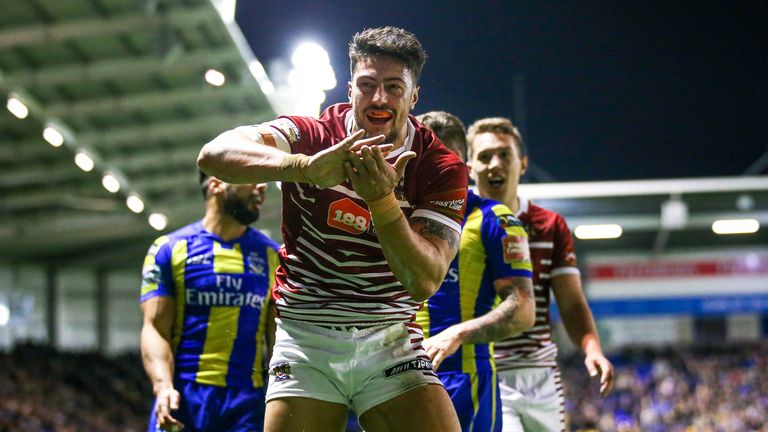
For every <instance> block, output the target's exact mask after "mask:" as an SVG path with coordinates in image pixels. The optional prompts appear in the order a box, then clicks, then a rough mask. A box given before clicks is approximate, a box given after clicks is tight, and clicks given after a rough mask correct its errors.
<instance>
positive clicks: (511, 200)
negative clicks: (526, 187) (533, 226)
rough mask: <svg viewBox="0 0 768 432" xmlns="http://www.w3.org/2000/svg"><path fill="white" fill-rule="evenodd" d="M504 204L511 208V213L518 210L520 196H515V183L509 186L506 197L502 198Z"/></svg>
mask: <svg viewBox="0 0 768 432" xmlns="http://www.w3.org/2000/svg"><path fill="white" fill-rule="evenodd" d="M504 205H506V206H507V207H509V209H510V210H512V213H517V211H518V210H520V198H518V196H517V185H514V186H513V187H511V188H510V189H509V191H508V193H507V197H506V198H505V199H504Z"/></svg>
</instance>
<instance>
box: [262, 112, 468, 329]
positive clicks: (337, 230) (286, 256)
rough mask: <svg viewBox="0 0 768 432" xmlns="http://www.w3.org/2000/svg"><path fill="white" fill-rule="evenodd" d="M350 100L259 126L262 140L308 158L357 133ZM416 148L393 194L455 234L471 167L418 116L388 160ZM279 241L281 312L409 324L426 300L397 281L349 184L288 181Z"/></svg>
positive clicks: (342, 321) (409, 213) (409, 211)
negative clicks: (319, 112)
mask: <svg viewBox="0 0 768 432" xmlns="http://www.w3.org/2000/svg"><path fill="white" fill-rule="evenodd" d="M353 126H354V116H353V112H352V110H351V106H350V105H349V104H337V105H333V106H331V107H329V108H328V109H327V110H326V111H325V112H324V113H323V114H322V116H321V117H320V119H314V118H309V117H281V118H279V119H277V120H274V121H271V122H269V123H265V124H262V125H260V126H259V131H260V133H261V134H262V137H263V139H264V142H266V143H267V144H269V145H274V146H275V147H277V148H279V149H281V150H283V151H286V152H292V153H302V154H307V155H312V154H315V153H317V152H319V151H321V150H323V149H326V148H328V147H330V146H332V145H334V144H336V143H338V142H339V141H341V140H342V139H344V138H345V137H346V136H347V135H348V134H349V133H351V131H352V128H353ZM408 150H411V151H414V152H415V153H416V158H414V159H411V160H410V161H409V162H408V165H407V166H406V168H405V174H404V176H403V178H402V179H401V180H400V183H399V184H398V185H397V186H396V187H395V190H394V192H395V196H396V198H397V200H398V203H399V205H400V208H401V210H402V211H403V213H404V214H405V216H406V217H407V218H410V217H422V218H428V219H432V220H434V221H437V222H439V223H441V224H443V225H444V226H446V227H447V228H449V229H452V230H454V231H456V232H460V230H461V220H462V218H463V215H464V207H465V201H466V193H467V192H466V191H467V169H466V166H465V165H464V163H463V162H462V161H461V160H460V159H459V158H458V157H457V156H456V155H455V154H454V153H453V152H451V151H449V150H448V149H446V148H445V146H443V145H441V143H440V141H439V140H438V139H437V138H436V137H435V135H434V134H433V133H432V131H430V130H429V129H427V128H425V127H423V126H422V125H421V124H420V123H418V122H417V121H416V120H415V119H414V118H413V117H412V116H409V120H408V135H407V137H406V140H405V145H404V146H403V147H401V148H399V149H397V150H395V151H393V152H392V153H390V154H389V155H388V156H387V160H388V161H389V162H394V161H395V160H396V158H397V156H398V155H400V154H402V153H403V152H405V151H408ZM282 193H283V240H284V242H285V244H284V245H283V246H282V247H281V249H280V267H279V268H278V271H277V275H276V282H277V285H276V287H275V290H274V291H273V296H274V299H275V304H276V305H277V309H278V314H279V316H280V317H282V318H288V319H295V320H300V321H305V322H310V323H314V324H325V325H328V324H337V325H359V326H365V325H372V324H384V323H395V322H408V321H411V320H412V319H413V316H414V314H415V313H416V310H417V309H418V308H419V305H420V303H419V302H416V301H415V300H413V299H412V298H411V296H410V295H409V294H408V293H407V292H406V291H405V289H404V288H403V286H402V285H401V284H400V282H398V281H397V280H396V279H395V277H394V275H393V274H392V271H391V270H390V268H389V264H388V263H387V261H386V259H385V258H384V254H383V252H382V249H381V246H380V245H379V242H378V239H377V237H376V227H375V226H374V225H373V224H372V223H371V215H370V212H369V211H368V207H367V206H366V204H365V201H364V200H363V199H361V198H360V197H359V196H358V195H357V194H356V193H355V191H354V190H353V187H352V185H351V183H349V182H344V183H341V184H340V185H337V186H334V187H331V188H326V189H320V188H318V187H316V186H312V185H309V184H305V183H283V185H282Z"/></svg>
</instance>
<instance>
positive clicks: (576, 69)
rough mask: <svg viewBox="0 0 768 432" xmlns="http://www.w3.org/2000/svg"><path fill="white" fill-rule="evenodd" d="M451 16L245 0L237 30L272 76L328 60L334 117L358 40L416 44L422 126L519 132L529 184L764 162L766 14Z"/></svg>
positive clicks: (732, 168)
mask: <svg viewBox="0 0 768 432" xmlns="http://www.w3.org/2000/svg"><path fill="white" fill-rule="evenodd" d="M447 3H449V2H422V1H415V0H412V1H399V0H398V1H387V2H357V3H356V4H355V3H351V2H342V1H288V2H286V1H274V0H258V1H252V0H241V1H239V2H238V13H237V21H238V23H239V25H240V27H241V29H242V30H243V33H244V34H245V36H246V38H247V39H248V40H249V42H250V44H251V47H252V49H253V51H254V53H255V54H256V57H257V58H259V60H261V62H262V63H264V64H265V65H268V64H269V63H270V62H271V61H273V60H274V59H276V58H279V57H284V58H288V57H289V56H290V53H291V52H292V50H293V48H294V47H296V46H297V45H298V44H299V43H300V42H302V41H304V40H313V41H315V42H317V43H319V44H320V45H322V46H324V47H325V48H326V50H328V52H329V54H330V57H331V63H332V64H333V67H334V69H335V71H336V76H337V80H338V82H339V85H338V86H337V87H336V89H334V90H332V91H331V92H329V94H328V99H327V102H326V103H335V102H341V101H345V100H346V92H347V90H346V82H347V81H348V79H349V62H348V57H347V44H348V42H349V40H350V39H351V36H352V34H354V33H355V32H357V31H360V30H362V29H364V28H367V27H378V26H383V25H394V26H399V27H403V28H405V29H407V30H409V31H412V32H414V33H415V34H416V36H417V37H418V38H419V40H420V41H421V42H422V44H423V45H424V47H425V49H426V51H427V55H428V59H427V64H426V66H425V68H424V71H423V73H422V78H421V82H420V84H421V93H420V96H421V98H420V101H419V103H418V104H417V106H416V109H415V110H414V113H415V114H418V113H422V112H425V111H429V110H434V109H442V110H446V111H449V112H452V113H454V114H456V115H458V116H459V117H461V119H462V120H463V121H464V122H465V124H467V125H469V124H470V123H471V122H472V121H474V120H476V119H479V118H482V117H487V116H499V115H501V116H506V117H510V118H512V119H513V120H519V125H520V126H521V130H522V131H523V133H524V139H525V140H526V141H527V143H528V145H529V149H530V157H531V160H532V161H533V162H534V163H535V164H536V165H537V166H538V167H540V168H541V169H543V170H544V171H545V173H541V174H539V175H534V176H533V177H529V180H531V181H543V180H547V179H548V177H547V174H548V175H550V176H551V177H552V180H555V181H586V180H624V179H642V178H673V177H674V178H678V177H705V176H734V175H742V174H744V173H745V172H746V171H747V170H748V168H750V166H752V165H753V164H755V162H756V161H757V160H758V159H759V158H760V157H761V156H762V155H763V154H764V153H766V152H768V121H766V119H765V116H766V114H768V45H766V44H765V40H768V25H766V19H767V18H768V2H757V1H744V2H698V1H695V2H694V1H688V2H650V3H649V2H633V4H631V5H630V4H628V3H629V2H609V1H604V2H588V1H580V2H572V3H573V4H567V3H570V2H551V1H548V2H543V1H525V2H512V1H493V2H491V1H474V2H470V1H461V2H458V1H457V2H450V3H451V4H450V6H447V5H444V4H447ZM441 4H442V5H441ZM344 5H347V6H344ZM761 41H763V42H761ZM516 80H517V82H518V84H519V85H517V86H515V85H514V82H515V81H516ZM516 97H517V99H521V100H523V101H524V103H523V104H518V106H517V107H516V106H515V103H514V101H515V100H516ZM766 172H767V171H766V169H765V168H763V169H762V170H761V171H759V173H766Z"/></svg>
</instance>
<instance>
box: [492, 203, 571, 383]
mask: <svg viewBox="0 0 768 432" xmlns="http://www.w3.org/2000/svg"><path fill="white" fill-rule="evenodd" d="M519 200H520V209H519V210H518V211H517V212H516V213H515V216H517V217H518V219H520V221H521V222H522V223H523V227H525V231H526V232H527V233H528V247H529V248H530V250H531V264H533V290H534V298H535V301H536V320H535V322H534V324H533V327H531V328H530V329H528V330H526V331H524V332H522V333H520V334H518V335H516V336H514V337H512V338H509V339H505V340H503V341H500V342H496V343H495V344H494V348H493V349H494V359H495V360H496V368H497V370H505V369H515V368H522V367H554V366H557V361H556V357H557V345H555V343H554V342H553V341H552V329H551V327H550V320H549V302H550V297H551V290H552V279H553V278H555V277H557V276H559V275H563V274H577V275H578V274H579V269H578V267H576V253H575V252H574V249H573V237H571V231H570V229H568V225H567V224H566V222H565V219H564V218H563V217H562V216H560V215H559V214H557V213H555V212H553V211H550V210H547V209H545V208H542V207H539V206H537V205H534V204H532V203H530V202H529V201H528V200H527V199H525V198H523V197H519Z"/></svg>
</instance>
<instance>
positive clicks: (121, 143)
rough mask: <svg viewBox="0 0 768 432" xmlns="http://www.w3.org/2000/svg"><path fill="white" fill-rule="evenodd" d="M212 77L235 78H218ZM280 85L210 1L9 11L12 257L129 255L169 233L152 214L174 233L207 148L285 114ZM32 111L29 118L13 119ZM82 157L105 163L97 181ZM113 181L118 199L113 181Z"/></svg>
mask: <svg viewBox="0 0 768 432" xmlns="http://www.w3.org/2000/svg"><path fill="white" fill-rule="evenodd" d="M208 69H215V70H217V71H219V72H221V73H222V74H223V75H224V76H225V77H226V83H225V84H224V85H222V86H219V87H217V86H214V85H211V84H209V83H208V82H206V80H205V79H204V75H205V73H206V71H207V70H208ZM257 78H260V80H257ZM269 85H270V83H269V82H268V80H267V78H266V74H264V73H263V68H261V67H260V64H259V63H258V62H255V58H253V55H252V53H251V52H250V49H249V48H248V47H247V44H245V43H244V40H243V39H242V36H241V35H240V33H239V29H238V28H237V27H236V26H235V25H234V24H233V22H232V21H229V20H226V19H223V18H222V15H220V13H219V11H218V10H217V8H216V7H215V6H214V4H213V3H212V2H211V1H209V0H163V1H151V0H147V1H136V0H67V1H59V0H7V1H5V2H3V13H2V14H0V92H1V94H2V103H3V105H4V107H3V109H2V110H0V258H3V259H10V260H26V259H53V260H57V261H60V260H69V259H75V258H82V259H96V260H97V261H98V260H99V259H100V257H104V258H103V259H104V260H107V261H108V260H109V259H119V258H118V257H119V256H120V254H118V255H114V254H113V253H114V252H119V251H121V250H125V254H126V256H130V254H135V253H136V250H137V249H136V248H139V249H145V248H146V247H147V245H148V242H149V241H151V239H152V237H154V236H157V235H159V233H158V232H157V231H156V230H154V229H153V228H151V227H150V226H149V224H148V216H149V215H150V214H152V213H161V214H163V215H165V216H166V217H167V220H168V228H167V229H166V230H165V232H167V230H168V229H171V228H174V227H179V226H182V225H184V224H186V223H189V222H190V221H192V220H195V219H197V218H199V217H200V216H201V215H202V197H201V195H200V192H199V188H198V187H197V174H196V166H195V160H196V156H197V154H198V152H199V149H200V147H201V146H202V144H203V143H205V142H207V141H208V140H210V139H211V138H212V137H214V136H216V135H217V134H218V133H220V132H221V131H224V130H226V129H229V128H231V127H233V126H235V125H241V124H247V123H256V122H259V121H262V120H265V119H269V118H274V116H275V113H274V110H273V109H272V106H271V104H270V103H269V101H268V99H267V96H265V93H264V91H262V86H264V88H265V90H267V91H269V90H270V89H269ZM6 97H8V98H9V101H10V102H9V103H10V104H11V106H9V109H5V105H6ZM19 102H20V103H21V105H22V106H20V105H19ZM24 108H26V111H28V113H27V115H26V118H23V119H20V118H17V116H16V115H14V114H12V113H11V112H10V111H9V110H10V109H14V110H15V111H16V112H17V113H20V114H23V111H24V110H25V109H24ZM19 110H21V111H19ZM48 126H50V127H52V128H53V129H55V131H51V130H49V131H48V133H47V135H48V140H51V141H53V142H54V143H56V142H57V141H61V139H62V138H63V141H64V142H63V145H61V146H59V147H54V146H52V145H51V144H49V143H48V142H46V139H44V137H43V132H44V129H45V128H46V127H48ZM56 131H58V132H59V134H60V135H57V134H56ZM77 153H85V154H86V155H88V157H89V158H90V159H91V160H92V161H93V162H94V167H93V169H92V170H91V171H90V172H85V171H83V170H82V169H81V168H79V167H78V166H77V165H75V162H74V158H75V155H76V154H77ZM81 158H82V156H81ZM83 162H85V163H86V164H87V160H85V161H83ZM106 173H110V174H112V176H113V177H114V178H115V179H116V180H117V181H118V182H119V184H120V190H119V191H118V192H116V193H110V192H108V191H107V190H106V189H105V187H104V186H102V176H103V175H104V174H106ZM113 183H114V182H113ZM275 193H276V192H275ZM129 194H136V195H138V196H139V197H141V199H142V200H143V203H144V207H145V209H144V210H143V211H142V212H141V213H139V214H136V213H134V212H132V211H131V210H129V209H128V207H127V206H126V198H127V197H128V195H129ZM274 202H277V201H276V200H275V201H274ZM266 217H267V218H268V219H273V220H276V218H279V215H277V211H276V210H275V211H273V212H272V214H267V215H266ZM139 253H140V252H139ZM108 257H111V258H108Z"/></svg>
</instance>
